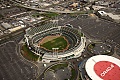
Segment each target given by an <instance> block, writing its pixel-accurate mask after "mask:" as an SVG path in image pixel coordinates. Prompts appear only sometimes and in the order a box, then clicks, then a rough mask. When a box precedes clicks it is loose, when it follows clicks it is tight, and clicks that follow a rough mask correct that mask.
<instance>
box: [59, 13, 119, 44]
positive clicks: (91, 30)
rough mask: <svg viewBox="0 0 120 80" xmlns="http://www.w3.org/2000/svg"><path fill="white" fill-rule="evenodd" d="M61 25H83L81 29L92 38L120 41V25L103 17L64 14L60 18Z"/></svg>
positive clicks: (77, 26) (76, 26)
mask: <svg viewBox="0 0 120 80" xmlns="http://www.w3.org/2000/svg"><path fill="white" fill-rule="evenodd" d="M58 23H59V25H62V26H63V25H65V24H71V25H73V27H75V28H78V29H79V26H80V27H81V31H82V32H84V33H85V35H86V36H87V37H89V38H92V39H98V40H102V41H106V40H110V41H112V40H113V42H112V43H116V44H119V43H120V36H119V35H120V25H119V24H116V23H114V22H110V21H107V20H103V19H98V18H92V17H86V16H78V17H77V18H76V17H75V18H71V17H70V16H69V15H64V16H63V17H62V18H59V22H58Z"/></svg>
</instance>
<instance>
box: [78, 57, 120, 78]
mask: <svg viewBox="0 0 120 80" xmlns="http://www.w3.org/2000/svg"><path fill="white" fill-rule="evenodd" d="M79 69H80V70H81V76H82V80H120V60H119V59H117V58H115V57H112V56H107V55H97V56H93V57H91V58H89V59H87V60H85V61H84V63H82V64H81V65H79Z"/></svg>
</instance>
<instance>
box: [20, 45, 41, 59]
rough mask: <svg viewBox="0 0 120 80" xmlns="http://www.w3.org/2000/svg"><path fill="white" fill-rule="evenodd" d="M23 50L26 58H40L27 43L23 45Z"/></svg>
mask: <svg viewBox="0 0 120 80" xmlns="http://www.w3.org/2000/svg"><path fill="white" fill-rule="evenodd" d="M22 50H23V52H22V55H23V57H25V58H26V59H28V60H31V61H37V60H38V58H39V56H38V55H36V54H34V53H33V52H32V51H30V50H29V48H28V46H27V45H26V44H25V45H23V46H22Z"/></svg>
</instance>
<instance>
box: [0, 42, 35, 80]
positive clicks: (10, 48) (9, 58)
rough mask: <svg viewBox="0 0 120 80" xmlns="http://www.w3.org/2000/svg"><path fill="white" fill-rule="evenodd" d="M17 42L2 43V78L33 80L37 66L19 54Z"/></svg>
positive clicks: (0, 56)
mask: <svg viewBox="0 0 120 80" xmlns="http://www.w3.org/2000/svg"><path fill="white" fill-rule="evenodd" d="M18 55H19V54H18V53H17V51H16V42H15V41H9V42H6V43H4V44H1V45H0V64H1V65H0V80H33V79H35V77H36V69H37V68H36V66H34V65H33V64H31V63H29V62H27V61H25V60H24V59H22V58H20V56H18Z"/></svg>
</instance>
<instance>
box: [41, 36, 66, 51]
mask: <svg viewBox="0 0 120 80" xmlns="http://www.w3.org/2000/svg"><path fill="white" fill-rule="evenodd" d="M67 46H68V42H67V41H66V40H65V39H64V37H63V36H60V37H58V38H56V39H53V40H51V41H48V42H46V43H44V44H42V45H41V47H43V48H45V49H47V50H50V51H51V50H52V48H59V50H63V49H65V48H67Z"/></svg>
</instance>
